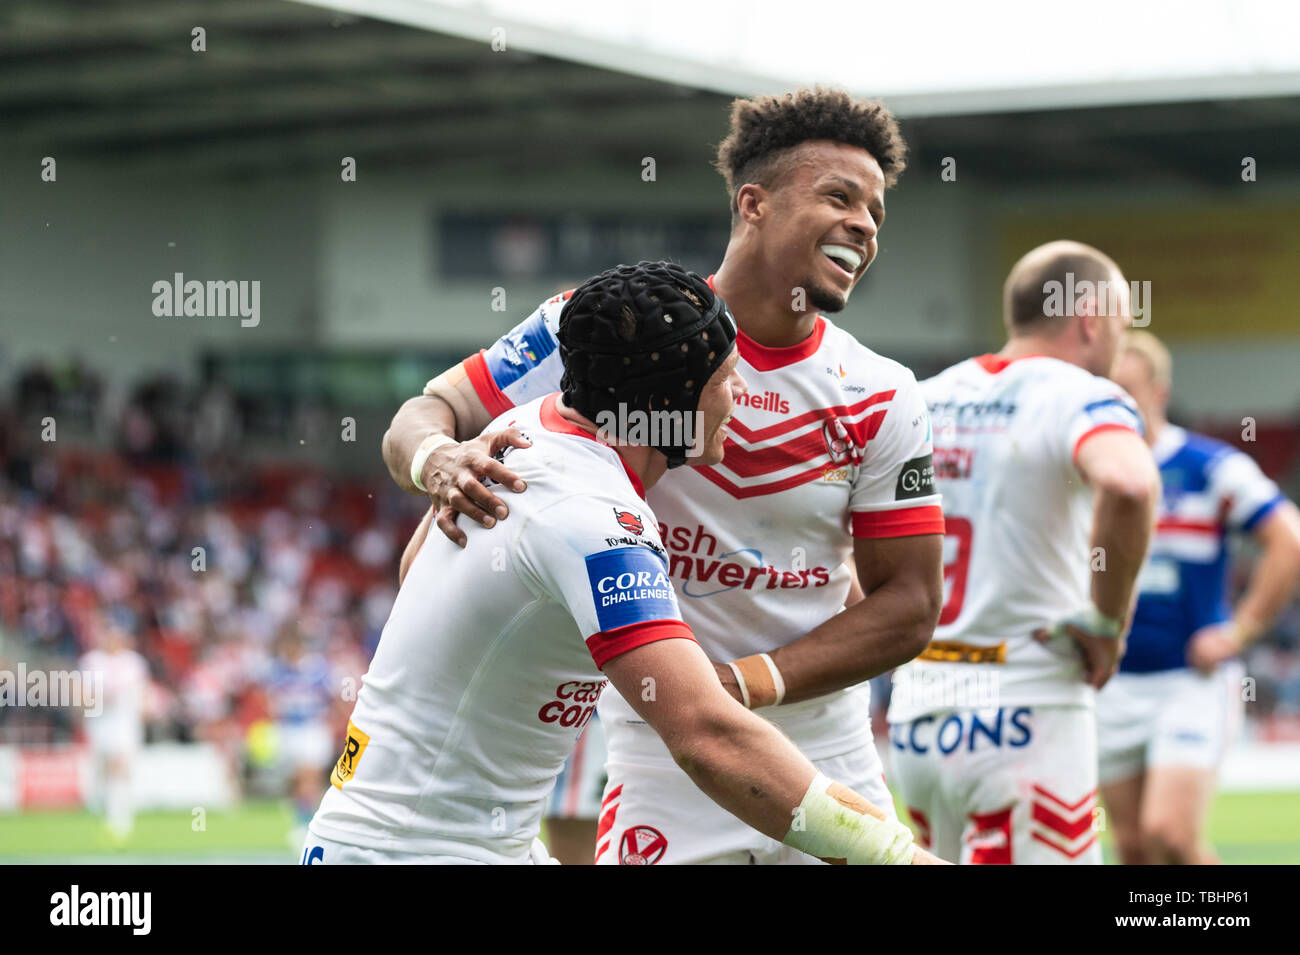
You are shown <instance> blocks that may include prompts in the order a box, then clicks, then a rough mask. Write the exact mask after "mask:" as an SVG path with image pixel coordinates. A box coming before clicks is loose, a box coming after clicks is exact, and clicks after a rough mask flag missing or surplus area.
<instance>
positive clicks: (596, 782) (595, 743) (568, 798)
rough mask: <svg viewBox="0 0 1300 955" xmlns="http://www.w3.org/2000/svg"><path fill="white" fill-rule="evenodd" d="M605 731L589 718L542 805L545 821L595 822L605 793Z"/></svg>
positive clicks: (597, 720)
mask: <svg viewBox="0 0 1300 955" xmlns="http://www.w3.org/2000/svg"><path fill="white" fill-rule="evenodd" d="M605 756H606V753H605V728H604V727H603V726H602V725H601V723H600V719H599V717H597V716H595V715H594V714H593V715H592V718H591V719H590V720H588V721H587V725H586V726H585V727H584V728H583V730H582V735H581V736H579V737H578V742H577V743H576V744H575V745H574V747H573V752H572V753H570V754H569V758H568V759H566V760H565V761H564V768H563V769H562V770H560V775H559V778H558V779H556V780H555V789H553V790H552V791H551V798H550V800H549V801H548V802H547V803H546V818H548V819H595V818H596V817H597V816H599V815H600V797H601V794H602V793H603V792H604V791H605Z"/></svg>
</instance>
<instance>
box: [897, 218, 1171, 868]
mask: <svg viewBox="0 0 1300 955" xmlns="http://www.w3.org/2000/svg"><path fill="white" fill-rule="evenodd" d="M1128 303H1129V299H1128V287H1127V284H1126V283H1125V280H1124V277H1123V275H1122V274H1121V273H1120V271H1119V268H1118V267H1117V266H1116V265H1115V263H1114V262H1112V261H1111V260H1110V259H1109V258H1107V257H1106V256H1104V255H1102V254H1101V253H1100V252H1098V251H1097V250H1096V249H1093V248H1091V247H1089V246H1085V245H1082V244H1080V243H1077V242H1063V241H1062V242H1052V243H1049V244H1047V245H1044V246H1040V247H1039V248H1036V249H1034V250H1033V251H1031V252H1029V253H1028V254H1027V255H1025V256H1024V257H1023V258H1022V259H1021V260H1020V261H1019V262H1017V263H1016V265H1015V267H1014V268H1012V270H1011V274H1010V275H1009V276H1008V278H1007V281H1006V287H1005V294H1004V309H1003V319H1004V322H1005V324H1006V327H1007V332H1008V340H1007V344H1006V345H1005V347H1003V349H1002V351H1001V352H999V353H998V354H996V355H981V356H979V357H977V358H972V359H969V360H967V361H964V362H961V363H960V364H957V365H954V366H953V367H951V368H949V369H948V370H946V371H944V372H941V373H940V374H938V375H936V376H935V377H933V378H931V379H929V380H927V381H925V382H922V384H921V388H922V391H923V392H924V393H925V397H926V402H927V403H928V405H929V408H930V414H931V417H932V420H933V422H934V428H935V442H934V444H935V452H934V453H935V458H934V463H935V480H936V484H937V485H938V487H939V490H940V491H941V492H942V494H943V499H944V516H945V519H946V523H947V539H946V544H947V549H946V553H945V557H946V560H947V563H946V566H945V573H944V576H945V579H946V585H947V586H946V599H945V602H944V606H943V612H942V615H941V616H940V619H939V626H938V628H937V629H936V630H935V636H934V641H933V642H932V643H931V644H930V646H929V647H928V648H927V649H926V650H925V651H924V652H923V653H922V654H921V655H920V657H919V658H918V659H916V660H915V661H913V662H912V663H909V664H908V665H907V666H905V667H903V668H901V669H900V670H899V671H898V672H897V674H896V675H895V680H894V692H893V695H892V698H891V701H890V706H889V723H890V744H891V748H890V756H891V764H892V766H893V771H894V773H895V777H896V780H897V783H898V785H899V788H900V790H901V794H902V797H903V800H904V802H905V803H906V805H907V807H908V810H909V812H910V813H911V815H912V818H913V820H914V822H915V823H916V825H917V827H918V828H919V830H920V832H921V835H922V842H923V843H924V844H928V845H930V846H932V847H933V848H934V850H935V851H936V852H937V853H939V854H940V855H941V856H944V857H945V858H951V859H959V860H960V861H962V862H965V863H977V864H1013V863H1015V864H1021V863H1095V862H1100V861H1101V850H1100V847H1099V846H1098V844H1097V829H1096V826H1095V825H1094V819H1093V809H1094V808H1095V806H1096V799H1097V741H1096V723H1095V720H1094V712H1093V697H1094V691H1095V690H1096V688H1098V687H1100V686H1101V685H1102V684H1104V683H1105V682H1106V680H1107V679H1109V677H1110V676H1111V674H1112V673H1113V672H1114V670H1115V667H1116V664H1117V662H1118V660H1119V657H1120V655H1121V653H1122V651H1123V646H1124V633H1125V630H1126V629H1127V619H1128V615H1129V611H1130V607H1131V603H1132V597H1133V594H1134V582H1135V580H1136V579H1137V574H1138V569H1139V568H1140V567H1141V565H1142V560H1143V557H1144V556H1145V554H1146V549H1147V542H1148V539H1149V537H1150V534H1151V518H1152V514H1153V512H1154V508H1155V502H1156V498H1157V496H1158V493H1159V491H1158V488H1159V485H1158V478H1157V475H1156V469H1155V465H1154V464H1153V462H1152V460H1151V453H1150V452H1149V451H1148V450H1147V447H1146V444H1145V443H1144V442H1143V440H1142V437H1141V427H1142V425H1141V421H1140V419H1139V418H1138V413H1137V409H1136V408H1135V407H1134V406H1133V403H1132V400H1131V399H1130V398H1129V397H1128V396H1127V395H1125V394H1124V392H1123V391H1122V390H1121V389H1120V388H1119V387H1118V386H1117V385H1115V384H1114V383H1113V382H1111V381H1108V380H1106V378H1104V377H1103V376H1104V375H1106V374H1108V373H1109V372H1110V370H1111V367H1112V365H1113V364H1114V361H1115V355H1116V352H1117V350H1118V347H1119V342H1120V336H1121V335H1122V333H1123V328H1124V325H1125V323H1126V322H1127V321H1128V314H1129V312H1128Z"/></svg>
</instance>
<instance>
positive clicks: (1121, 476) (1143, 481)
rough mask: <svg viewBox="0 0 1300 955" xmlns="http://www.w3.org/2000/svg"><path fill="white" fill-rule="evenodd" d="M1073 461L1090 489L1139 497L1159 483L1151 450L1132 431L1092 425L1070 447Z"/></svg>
mask: <svg viewBox="0 0 1300 955" xmlns="http://www.w3.org/2000/svg"><path fill="white" fill-rule="evenodd" d="M1074 464H1075V467H1077V468H1078V469H1079V473H1080V474H1081V475H1083V479H1084V480H1085V481H1087V482H1088V484H1089V485H1091V486H1092V487H1093V488H1094V489H1096V490H1100V491H1102V492H1104V493H1111V494H1117V495H1119V496H1121V497H1139V496H1142V495H1145V494H1147V493H1148V492H1150V490H1151V489H1152V488H1153V487H1158V486H1159V483H1160V477H1159V473H1158V472H1157V470H1156V465H1155V459H1154V458H1152V456H1151V449H1150V448H1148V447H1147V443H1146V441H1144V440H1143V439H1142V438H1141V437H1140V436H1139V435H1138V433H1137V432H1136V431H1133V430H1131V429H1129V428H1125V427H1113V428H1096V429H1094V430H1092V431H1091V432H1089V433H1087V434H1086V435H1085V436H1084V440H1083V441H1082V442H1081V443H1078V444H1076V446H1075V449H1074Z"/></svg>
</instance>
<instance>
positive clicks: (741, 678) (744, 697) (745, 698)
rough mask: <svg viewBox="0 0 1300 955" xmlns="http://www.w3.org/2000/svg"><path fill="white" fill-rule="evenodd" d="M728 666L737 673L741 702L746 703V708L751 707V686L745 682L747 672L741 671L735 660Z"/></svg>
mask: <svg viewBox="0 0 1300 955" xmlns="http://www.w3.org/2000/svg"><path fill="white" fill-rule="evenodd" d="M727 666H729V667H731V672H732V673H734V674H736V682H737V683H738V684H740V702H741V703H743V704H744V705H745V709H749V687H748V686H747V685H746V684H745V674H743V673H741V672H740V667H738V666H736V663H735V661H734V660H733V661H732V662H730V663H728V664H727Z"/></svg>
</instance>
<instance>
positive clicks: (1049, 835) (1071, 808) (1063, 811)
mask: <svg viewBox="0 0 1300 955" xmlns="http://www.w3.org/2000/svg"><path fill="white" fill-rule="evenodd" d="M1096 807H1097V790H1096V789H1094V790H1092V792H1090V793H1088V794H1087V795H1085V796H1084V797H1083V798H1082V799H1080V800H1079V801H1078V802H1074V803H1068V802H1066V801H1065V800H1064V799H1062V798H1061V797H1060V796H1058V795H1056V794H1055V793H1054V792H1052V791H1051V790H1048V789H1044V788H1043V787H1042V786H1037V785H1036V786H1034V794H1033V797H1032V801H1031V809H1030V818H1031V820H1032V821H1033V828H1032V830H1031V832H1030V834H1031V835H1032V836H1033V837H1034V838H1035V839H1036V840H1038V841H1039V842H1041V843H1043V844H1044V845H1047V846H1051V847H1052V848H1053V849H1055V850H1056V851H1057V852H1059V853H1061V854H1062V855H1064V856H1066V857H1067V858H1070V859H1076V858H1078V857H1079V856H1080V855H1082V854H1083V853H1084V852H1086V851H1087V850H1088V849H1089V848H1091V847H1092V844H1093V843H1094V842H1096V841H1097V833H1096V831H1095V830H1094V829H1093V828H1092V818H1093V811H1094V810H1095V809H1096Z"/></svg>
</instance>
